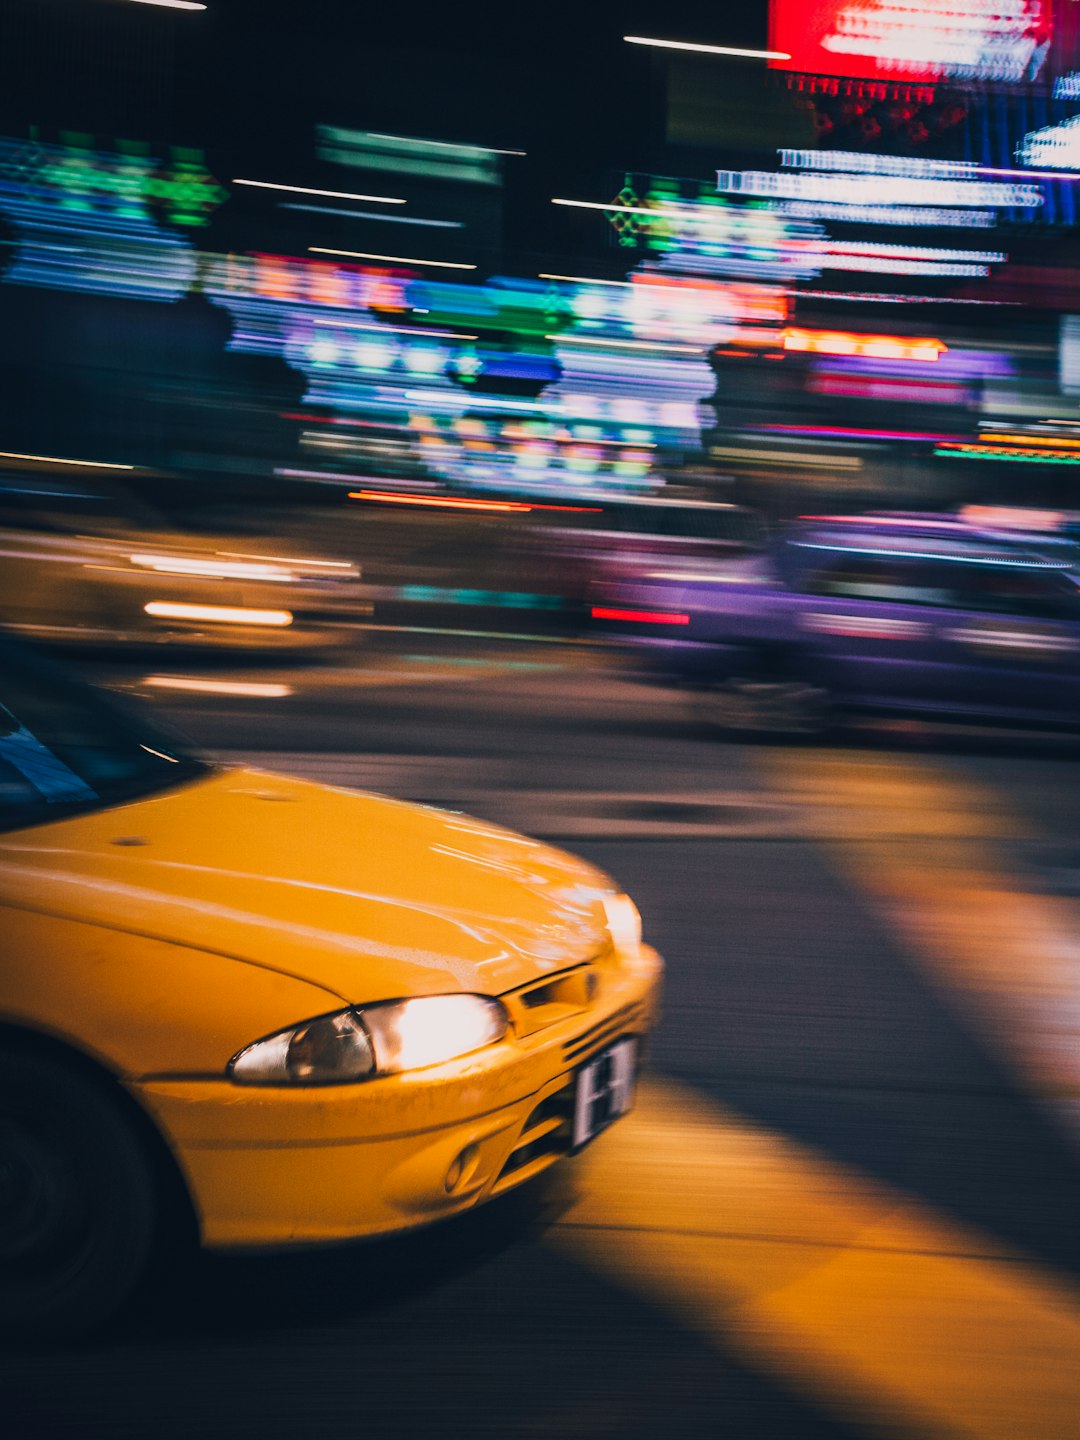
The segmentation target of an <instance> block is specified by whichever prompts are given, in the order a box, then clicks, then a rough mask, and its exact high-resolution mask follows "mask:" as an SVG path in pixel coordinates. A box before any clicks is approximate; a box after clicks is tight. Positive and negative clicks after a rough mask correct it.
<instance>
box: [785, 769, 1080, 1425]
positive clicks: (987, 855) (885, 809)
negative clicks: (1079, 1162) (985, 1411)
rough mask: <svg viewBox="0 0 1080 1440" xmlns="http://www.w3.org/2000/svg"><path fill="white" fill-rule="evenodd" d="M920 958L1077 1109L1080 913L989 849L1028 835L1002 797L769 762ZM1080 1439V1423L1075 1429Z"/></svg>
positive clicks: (937, 778)
mask: <svg viewBox="0 0 1080 1440" xmlns="http://www.w3.org/2000/svg"><path fill="white" fill-rule="evenodd" d="M762 763H763V765H764V766H765V767H766V769H767V770H768V771H769V773H770V776H771V778H772V780H773V782H774V783H775V784H776V786H777V788H779V789H780V790H782V792H783V793H784V794H785V796H787V797H790V798H793V799H795V800H797V801H798V800H801V801H803V802H804V803H805V804H807V805H808V806H810V807H811V809H810V814H811V816H812V817H815V818H812V819H811V825H810V828H811V831H812V832H813V833H819V834H821V835H823V836H825V837H826V838H829V839H831V840H833V841H834V842H835V843H834V844H833V845H832V847H831V850H832V853H833V855H834V856H835V857H836V858H837V859H838V860H839V861H840V864H841V867H842V869H843V870H844V871H845V872H846V873H847V875H848V876H849V877H850V878H851V879H852V880H853V881H854V882H855V883H856V884H857V885H858V886H859V888H860V889H861V890H862V891H863V893H865V894H867V895H869V896H870V897H871V898H872V899H873V900H874V901H876V902H877V904H878V905H879V907H880V908H881V910H882V911H883V913H884V914H885V915H886V916H887V918H888V920H889V921H890V923H891V925H892V927H893V929H894V930H895V931H896V932H897V933H898V934H899V935H900V937H901V939H902V940H903V941H904V942H905V945H906V947H907V948H908V949H909V951H910V952H911V953H912V954H913V955H914V956H915V957H916V958H917V959H919V960H921V961H922V962H923V964H924V965H925V966H927V968H928V969H929V972H930V974H931V977H932V978H933V979H935V980H937V981H938V982H940V981H944V982H945V983H946V985H947V986H948V987H949V988H950V989H951V991H952V992H953V993H954V994H955V995H957V996H958V997H960V999H961V1000H962V1002H963V1003H964V1004H965V1005H966V1006H967V1008H968V1009H969V1010H970V1011H971V1012H972V1014H974V1015H975V1016H976V1017H977V1018H978V1019H979V1020H980V1021H981V1022H983V1023H984V1024H986V1025H988V1026H989V1027H990V1028H991V1030H992V1031H993V1032H994V1034H995V1036H996V1039H997V1042H998V1044H999V1045H1000V1046H1001V1047H1002V1049H1003V1050H1004V1052H1005V1054H1006V1055H1008V1056H1011V1058H1012V1062H1013V1064H1014V1065H1015V1066H1016V1067H1017V1068H1018V1069H1019V1071H1020V1073H1021V1074H1022V1076H1023V1078H1024V1081H1025V1084H1026V1085H1027V1087H1028V1088H1029V1089H1031V1090H1033V1091H1035V1092H1036V1093H1038V1094H1040V1095H1043V1096H1052V1097H1055V1098H1056V1099H1057V1100H1059V1101H1061V1102H1067V1103H1068V1104H1069V1105H1070V1108H1073V1109H1075V1108H1076V1102H1077V1101H1078V1100H1080V905H1077V903H1076V902H1075V901H1073V900H1070V899H1067V898H1063V897H1059V896H1047V895H1038V894H1033V893H1031V892H1029V891H1025V890H1024V888H1023V886H1022V885H1021V884H1020V883H1018V881H1017V879H1016V878H1015V877H1014V876H1012V875H1010V874H1009V873H1007V872H1006V870H1005V869H1004V868H1003V866H1002V865H1001V863H1000V859H999V856H998V855H997V853H996V852H995V848H994V845H993V843H992V841H993V839H994V838H1010V837H1011V838H1016V837H1019V836H1022V835H1024V834H1025V833H1026V830H1025V827H1024V826H1023V825H1022V823H1021V821H1020V820H1019V819H1018V818H1017V817H1015V816H1013V815H1011V814H1010V813H1009V812H1008V810H1007V809H1006V808H1004V807H1003V804H1002V801H1001V798H1000V797H999V796H998V795H997V793H996V792H994V791H992V790H989V789H984V788H983V787H981V786H977V785H974V784H971V783H969V782H967V781H964V780H961V779H957V778H954V777H953V776H951V775H949V774H948V773H947V772H946V771H945V770H944V769H943V768H939V767H937V766H932V765H929V764H926V763H925V762H920V761H916V760H912V759H908V758H907V757H906V756H905V757H892V758H888V759H881V758H873V759H867V758H866V757H864V756H860V755H857V754H853V753H844V752H838V753H836V754H832V755H822V756H815V757H814V758H813V759H812V760H811V761H809V763H808V761H807V759H806V757H805V756H803V757H797V756H794V755H792V754H791V753H790V752H788V753H783V752H781V751H774V752H772V753H771V754H769V755H767V756H764V757H762ZM1077 1428H1078V1431H1080V1419H1078V1422H1077Z"/></svg>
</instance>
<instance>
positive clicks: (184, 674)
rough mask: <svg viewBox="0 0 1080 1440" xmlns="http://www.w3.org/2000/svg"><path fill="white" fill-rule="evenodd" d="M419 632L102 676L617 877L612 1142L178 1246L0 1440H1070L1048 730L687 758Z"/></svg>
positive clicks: (299, 758) (1068, 1168) (574, 695)
mask: <svg viewBox="0 0 1080 1440" xmlns="http://www.w3.org/2000/svg"><path fill="white" fill-rule="evenodd" d="M413 644H419V645H420V647H421V648H420V649H418V650H416V651H413V649H412V645H413ZM439 644H440V640H439V637H434V638H433V637H430V636H429V637H422V636H414V637H403V636H397V637H395V638H394V643H393V644H391V643H390V642H389V641H387V640H385V639H383V640H382V641H381V642H380V641H378V640H373V641H372V642H371V643H369V644H368V645H367V646H364V647H362V648H358V649H357V650H356V651H355V653H353V654H350V656H349V658H348V660H347V661H343V662H342V663H341V664H340V665H339V666H338V667H336V668H330V669H327V670H318V671H315V672H312V671H311V670H298V669H293V670H275V671H272V672H271V671H265V670H252V669H251V668H250V667H247V668H244V669H240V670H237V669H235V668H233V669H227V668H222V667H220V666H219V667H215V668H213V669H209V670H208V669H206V668H205V667H204V668H202V669H199V668H198V667H187V668H180V667H177V668H176V673H175V674H173V675H171V676H169V677H166V678H169V679H171V680H173V681H174V682H176V681H185V682H186V684H187V686H188V687H190V688H187V689H184V690H181V689H176V688H171V689H170V688H169V687H166V688H165V689H163V688H161V686H160V684H159V685H156V686H155V685H150V686H146V685H145V684H142V683H141V682H143V681H145V680H146V679H147V676H148V674H149V677H150V678H151V679H153V678H154V674H155V673H157V672H145V671H144V672H141V673H140V674H135V672H134V670H128V669H127V668H125V671H124V673H123V674H122V675H121V676H120V677H119V678H120V680H121V683H123V684H125V685H128V686H131V687H133V688H136V687H137V688H140V689H142V690H143V691H144V692H145V693H148V694H151V693H156V696H157V703H159V704H160V703H162V701H164V702H165V704H166V708H167V709H168V711H169V713H170V716H171V718H172V719H174V720H175V721H176V722H177V723H178V724H180V725H181V726H182V727H183V728H184V729H185V730H186V731H187V732H188V733H189V734H191V735H193V736H195V737H196V738H197V739H198V740H199V741H200V742H201V743H202V744H204V745H205V746H207V747H208V748H210V749H211V750H213V751H214V752H215V753H216V754H217V755H219V756H220V757H221V758H222V759H225V760H228V761H230V762H237V761H242V762H243V763H245V764H250V765H255V766H259V767H260V768H262V769H264V770H268V771H274V770H286V771H289V772H292V773H297V774H302V775H305V776H310V777H312V778H315V779H318V780H320V781H324V782H327V783H331V784H345V785H350V786H360V787H365V788H372V789H377V790H381V791H385V792H387V793H390V794H393V795H395V796H400V797H404V798H410V799H418V800H423V801H428V802H432V803H436V804H440V805H448V806H451V807H454V808H461V809H467V810H469V811H472V812H475V813H476V814H479V815H481V816H484V817H488V818H492V819H495V820H497V821H499V822H500V823H507V824H512V825H514V826H515V827H520V828H523V829H525V830H526V831H528V832H529V833H534V834H539V835H541V836H544V837H551V838H553V839H554V840H556V841H558V842H559V843H563V844H566V845H568V846H571V847H572V848H574V849H575V850H577V851H579V852H580V853H583V854H585V855H586V856H588V857H589V858H590V859H592V860H595V861H596V862H597V863H599V864H600V865H601V866H602V867H603V868H605V869H606V870H607V871H609V872H610V873H611V874H613V875H614V876H615V877H616V878H617V879H618V880H619V882H620V883H621V884H623V885H625V886H626V887H627V889H628V890H629V891H630V892H631V893H632V894H634V895H635V896H636V897H637V898H638V900H639V904H640V906H641V909H642V912H643V914H644V916H645V920H646V935H647V938H649V939H650V940H651V941H652V942H653V943H655V944H656V945H657V946H658V948H659V949H660V950H661V952H662V953H663V954H664V955H665V957H666V958H667V961H668V969H667V975H666V979H665V996H664V1007H663V1008H664V1018H663V1023H662V1025H661V1027H660V1029H659V1030H658V1031H657V1033H656V1035H655V1037H654V1039H653V1041H652V1044H651V1053H650V1056H649V1064H648V1070H647V1073H646V1074H645V1076H644V1077H643V1079H642V1081H641V1088H640V1093H639V1096H638V1101H637V1107H636V1109H635V1111H634V1113H633V1115H632V1116H631V1117H629V1118H628V1119H627V1121H626V1122H625V1123H624V1125H623V1126H622V1128H620V1129H618V1130H617V1131H616V1132H613V1133H612V1135H611V1136H608V1137H605V1138H604V1139H602V1140H601V1141H599V1142H597V1144H596V1145H595V1147H593V1149H591V1150H590V1151H589V1152H587V1153H586V1154H585V1155H583V1156H582V1157H581V1158H580V1159H579V1160H577V1161H574V1162H572V1164H571V1167H570V1169H569V1171H568V1172H567V1173H566V1174H562V1173H559V1175H558V1181H557V1183H556V1181H555V1180H554V1179H553V1180H551V1181H549V1183H548V1184H547V1186H546V1187H545V1188H544V1189H543V1190H541V1192H540V1193H538V1194H536V1195H533V1194H531V1193H530V1194H523V1195H521V1196H520V1197H515V1198H514V1199H513V1201H512V1202H511V1203H507V1204H505V1206H504V1208H503V1209H501V1210H500V1209H498V1208H497V1207H496V1208H493V1209H488V1210H484V1211H479V1212H477V1213H476V1214H475V1215H473V1216H466V1217H464V1218H463V1219H461V1220H458V1221H453V1222H448V1223H447V1224H446V1225H445V1226H443V1227H439V1228H436V1229H433V1230H430V1231H427V1232H423V1233H421V1234H418V1235H416V1236H414V1237H405V1238H402V1239H400V1240H394V1241H390V1242H382V1243H381V1244H375V1245H370V1246H361V1247H353V1248H348V1249H334V1250H330V1251H319V1252H312V1253H310V1254H304V1255H300V1254H294V1255H289V1256H280V1255H278V1256H263V1257H250V1256H249V1257H244V1258H237V1257H231V1258H223V1257H221V1258H218V1257H213V1258H212V1257H206V1258H204V1259H202V1260H200V1261H198V1262H197V1263H196V1264H195V1266H194V1267H193V1268H192V1269H190V1270H189V1271H187V1272H186V1273H185V1274H183V1275H182V1276H180V1277H176V1276H174V1277H171V1278H170V1279H169V1280H168V1282H167V1283H166V1284H165V1286H164V1288H163V1289H162V1290H161V1291H160V1292H158V1293H157V1294H156V1295H155V1296H154V1298H153V1300H152V1301H150V1302H148V1304H147V1306H146V1308H145V1309H144V1311H143V1312H141V1313H140V1314H139V1315H138V1317H137V1318H136V1319H135V1320H133V1321H131V1322H129V1324H128V1325H127V1326H126V1327H125V1328H123V1329H121V1330H120V1331H119V1333H117V1334H115V1335H113V1336H110V1337H109V1338H108V1339H106V1340H104V1341H101V1342H99V1343H96V1344H93V1345H90V1346H88V1347H86V1348H83V1349H80V1350H77V1351H75V1352H72V1353H68V1354H59V1355H58V1354H56V1353H54V1352H49V1353H29V1354H27V1353H20V1354H18V1355H17V1356H16V1357H13V1358H11V1359H9V1360H5V1361H4V1362H3V1369H2V1371H0V1375H2V1377H3V1380H2V1383H3V1385H4V1388H5V1391H6V1392H7V1393H9V1394H11V1395H13V1396H14V1397H15V1416H16V1417H17V1418H16V1422H15V1433H16V1434H17V1435H19V1436H20V1437H22V1436H26V1437H28V1440H29V1437H37V1436H48V1437H52V1436H54V1435H57V1436H67V1435H71V1436H73V1437H74V1436H98V1435H101V1436H106V1435H114V1436H133V1437H134V1436H141V1435H145V1434H150V1433H154V1434H158V1435H162V1436H165V1437H172V1436H177V1437H179V1436H182V1435H190V1434H191V1433H192V1432H193V1431H194V1430H196V1429H199V1430H202V1431H204V1432H205V1433H208V1434H226V1433H228V1434H235V1435H240V1436H246V1435H252V1436H254V1435H272V1436H279V1435H280V1436H285V1435H291V1434H295V1433H298V1432H299V1431H303V1432H304V1433H305V1434H308V1435H311V1436H313V1437H320V1436H323V1435H326V1436H329V1435H332V1434H334V1435H336V1434H340V1433H342V1431H344V1432H346V1433H349V1432H350V1431H351V1428H352V1427H353V1426H354V1425H355V1424H356V1417H357V1415H358V1414H362V1415H363V1417H364V1424H365V1425H366V1426H367V1427H368V1428H370V1429H371V1430H372V1431H373V1432H374V1433H381V1434H386V1435H397V1434H421V1433H425V1432H426V1431H427V1430H428V1429H429V1428H438V1429H440V1430H442V1431H443V1432H444V1433H447V1434H450V1435H462V1436H464V1435H469V1434H478V1435H491V1436H493V1437H494V1436H509V1435H521V1436H532V1435H540V1434H551V1433H560V1434H566V1435H572V1436H582V1437H584V1436H594V1435H595V1436H608V1435H611V1436H645V1435H653V1434H656V1433H663V1434H671V1435H679V1436H698V1435H700V1436H712V1435H716V1434H723V1433H730V1434H733V1435H754V1436H758V1435H760V1436H769V1437H772V1436H776V1437H781V1436H800V1437H801V1436H807V1437H810V1436H819V1435H820V1436H877V1435H919V1436H922V1435H928V1436H938V1435H942V1436H946V1435H947V1436H952V1435H961V1434H963V1435H976V1436H986V1437H996V1436H1002V1437H1005V1436H1017V1435H1024V1436H1033V1437H1034V1436H1048V1437H1049V1436H1065V1435H1069V1434H1071V1433H1073V1431H1072V1427H1073V1423H1074V1420H1075V1415H1076V1413H1077V1412H1076V1407H1077V1402H1078V1395H1077V1384H1076V1376H1075V1365H1074V1364H1073V1360H1074V1358H1075V1353H1076V1345H1077V1342H1078V1339H1080V1292H1078V1290H1077V1286H1076V1277H1077V1268H1078V1265H1080V1250H1078V1245H1077V1234H1076V1223H1075V1217H1076V1213H1077V1210H1078V1207H1080V1166H1078V1163H1077V1143H1078V1139H1080V1136H1078V1131H1077V1126H1078V1123H1080V1120H1078V1112H1077V1109H1076V1103H1075V1095H1076V1083H1077V1072H1076V1066H1077V1055H1076V1048H1075V1033H1076V1032H1075V1000H1074V999H1073V998H1071V997H1074V995H1075V966H1076V946H1075V938H1074V937H1075V933H1076V930H1075V916H1076V907H1077V904H1078V896H1080V831H1078V827H1077V822H1076V818H1075V814H1074V813H1073V808H1072V805H1071V777H1072V774H1073V770H1074V767H1075V764H1076V757H1075V751H1074V749H1073V748H1072V746H1071V744H1070V742H1069V741H1068V740H1065V741H1062V742H1058V743H1057V744H1056V745H1052V746H1051V747H1050V749H1049V752H1048V751H1047V747H1046V746H1045V744H1040V743H1033V742H1032V741H1031V739H1030V738H1028V739H1027V740H1025V739H1024V738H1023V737H1020V738H1017V737H1015V736H1002V735H993V736H989V737H987V736H985V735H977V736H972V735H970V734H959V735H958V734H956V733H955V732H954V733H948V732H947V733H945V734H944V735H943V734H941V733H940V729H939V730H938V731H937V732H933V731H931V730H930V729H928V728H922V727H919V726H917V725H915V724H907V725H905V726H902V727H900V728H899V729H897V728H895V727H894V728H893V729H892V731H890V728H889V727H888V726H882V727H878V729H876V730H875V729H874V728H873V727H866V728H864V729H863V730H862V731H860V732H856V733H853V734H852V735H850V736H847V737H845V738H844V740H843V741H842V742H837V743H833V744H829V745H821V746H818V745H813V746H798V747H792V746H787V747H783V746H768V745H758V744H740V745H736V744H731V743H723V742H718V741H717V740H716V739H715V738H714V737H713V736H710V735H708V734H706V733H703V732H702V731H701V729H700V727H699V726H697V725H696V724H695V722H694V720H693V718H692V717H691V718H688V712H687V703H686V696H685V695H684V694H683V693H681V692H679V691H676V690H655V689H647V688H643V687H642V686H641V685H640V684H638V683H636V681H635V679H634V677H633V675H632V674H628V673H626V671H625V667H624V666H620V665H619V664H618V662H617V661H615V660H613V659H612V657H611V656H610V655H607V654H604V653H600V654H596V653H593V652H588V651H585V650H583V649H582V648H581V647H569V646H559V645H545V644H533V645H525V644H520V643H519V644H518V645H516V646H515V645H514V644H512V642H507V641H503V642H489V643H486V644H485V643H483V642H478V641H474V642H473V643H472V645H471V646H470V647H469V648H468V652H467V653H465V654H462V653H461V651H460V649H456V650H455V651H454V652H453V653H451V654H449V655H448V654H445V653H444V654H443V655H442V656H440V655H439V653H438V648H439ZM442 645H443V647H444V650H445V645H446V642H445V640H443V641H442ZM110 678H112V679H114V680H115V679H116V678H117V675H116V673H115V669H114V670H113V672H111V674H110ZM157 678H158V680H159V681H160V680H161V679H162V678H163V677H161V676H160V674H158V675H157ZM203 687H210V688H211V690H213V691H220V690H226V691H228V690H229V688H230V687H234V688H238V689H240V690H241V691H243V690H244V689H245V687H246V688H248V690H249V691H250V690H254V691H255V694H254V695H252V694H250V693H249V694H248V695H246V696H245V695H243V694H241V695H239V696H237V695H228V694H226V695H222V694H220V693H210V694H208V693H207V691H206V689H205V688H203ZM286 687H288V688H290V689H291V690H292V693H291V694H289V695H288V696H282V695H280V694H275V690H277V691H280V690H281V689H283V688H286ZM260 691H261V693H260ZM266 784H267V786H272V780H271V779H269V778H267V780H266ZM1070 1006H1071V1007H1072V1008H1070Z"/></svg>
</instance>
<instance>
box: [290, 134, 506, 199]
mask: <svg viewBox="0 0 1080 1440" xmlns="http://www.w3.org/2000/svg"><path fill="white" fill-rule="evenodd" d="M317 135H318V153H319V158H320V159H322V160H329V161H330V162H331V163H332V164H335V165H351V166H353V167H355V168H358V169H362V170H387V171H389V172H390V173H391V174H393V175H422V176H424V177H426V178H427V179H434V180H456V181H458V182H459V183H463V184H469V185H501V184H502V164H501V158H500V157H501V156H502V155H509V154H515V153H517V152H515V151H509V150H491V149H488V148H487V147H486V146H484V145H453V144H450V143H449V142H447V141H445V140H421V139H417V138H414V137H413V136H410V135H384V134H381V133H378V132H376V131H373V130H342V129H341V128H340V127H339V126H337V125H320V126H319V127H318V131H317Z"/></svg>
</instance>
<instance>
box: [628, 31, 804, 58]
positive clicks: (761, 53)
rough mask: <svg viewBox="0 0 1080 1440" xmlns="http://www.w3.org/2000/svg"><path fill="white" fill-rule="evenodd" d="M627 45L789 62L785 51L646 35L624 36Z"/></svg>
mask: <svg viewBox="0 0 1080 1440" xmlns="http://www.w3.org/2000/svg"><path fill="white" fill-rule="evenodd" d="M622 38H623V39H624V40H625V41H626V43H627V44H628V45H653V46H655V47H656V48H657V49H658V50H693V51H695V52H696V53H697V54H699V55H734V56H736V57H738V58H739V59H743V60H790V59H791V56H790V55H789V54H788V52H787V51H786V50H739V49H735V48H733V47H732V46H730V45H697V44H694V43H693V42H692V41H690V40H651V39H649V38H648V36H646V35H624V36H623V37H622Z"/></svg>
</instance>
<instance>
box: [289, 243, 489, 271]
mask: <svg viewBox="0 0 1080 1440" xmlns="http://www.w3.org/2000/svg"><path fill="white" fill-rule="evenodd" d="M308 249H309V250H310V251H311V253H312V254H313V255H345V256H348V257H349V259H351V260H384V261H388V262H389V263H390V264H391V265H433V266H434V267H435V268H436V269H438V270H475V269H476V266H475V265H463V264H462V263H461V261H460V260H417V259H415V258H412V257H409V256H406V255H374V254H372V253H371V252H370V251H368V250H330V249H328V248H327V247H326V246H325V245H309V246H308Z"/></svg>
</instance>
